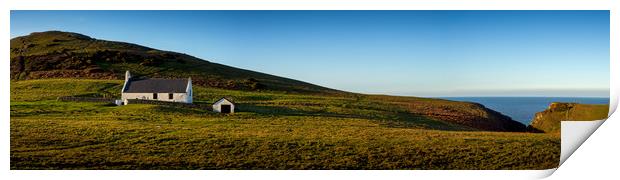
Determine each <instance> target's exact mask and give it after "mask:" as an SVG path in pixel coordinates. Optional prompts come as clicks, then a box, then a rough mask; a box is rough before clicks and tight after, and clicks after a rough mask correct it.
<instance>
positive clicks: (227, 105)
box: [213, 98, 235, 113]
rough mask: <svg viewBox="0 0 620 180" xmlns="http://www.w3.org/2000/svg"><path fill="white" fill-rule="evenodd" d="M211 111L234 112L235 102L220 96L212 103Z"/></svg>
mask: <svg viewBox="0 0 620 180" xmlns="http://www.w3.org/2000/svg"><path fill="white" fill-rule="evenodd" d="M213 112H218V113H235V103H233V101H231V100H229V99H227V98H221V99H220V100H217V101H215V103H213Z"/></svg>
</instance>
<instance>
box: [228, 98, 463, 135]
mask: <svg viewBox="0 0 620 180" xmlns="http://www.w3.org/2000/svg"><path fill="white" fill-rule="evenodd" d="M236 109H237V110H236V111H238V112H251V113H256V114H259V115H263V116H306V117H328V118H356V119H367V120H374V121H378V122H380V124H381V125H383V126H386V127H393V128H424V129H436V130H470V128H464V127H462V126H458V125H453V124H450V123H446V122H442V121H438V120H434V119H431V118H428V117H424V116H420V115H415V114H411V113H408V112H387V111H386V112H385V113H387V114H389V115H388V116H373V115H360V114H345V113H335V112H325V111H304V110H299V109H292V108H288V107H282V106H259V105H254V104H237V106H236Z"/></svg>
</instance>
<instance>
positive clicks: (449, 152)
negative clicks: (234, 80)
mask: <svg viewBox="0 0 620 180" xmlns="http://www.w3.org/2000/svg"><path fill="white" fill-rule="evenodd" d="M121 83H122V81H118V80H77V79H48V80H27V81H13V82H11V108H10V109H11V112H10V116H11V123H10V124H11V127H10V131H11V135H10V136H11V150H10V151H11V154H10V156H11V169H549V168H554V167H556V166H557V165H558V162H559V154H560V137H559V135H558V134H535V133H510V132H487V131H478V130H475V129H473V128H471V127H467V126H463V125H460V124H458V123H456V122H457V121H447V120H445V119H438V118H437V117H436V116H432V115H426V114H425V113H423V112H424V111H423V110H425V109H429V108H430V109H431V110H434V109H433V108H437V109H444V110H446V109H447V110H450V111H455V112H458V113H462V114H464V115H474V114H475V115H485V114H484V113H483V112H482V111H480V110H479V109H475V107H470V106H471V105H470V104H467V103H461V102H454V101H445V100H438V99H425V98H413V97H393V96H369V95H353V94H350V95H341V96H318V95H302V94H287V93H282V92H276V91H262V92H246V91H233V90H221V89H211V88H204V87H194V92H195V97H194V99H195V101H196V102H197V103H209V102H213V101H214V100H216V99H217V98H220V97H222V96H231V97H233V98H234V99H235V101H236V102H237V103H238V106H239V108H238V111H239V113H235V114H234V115H222V114H215V113H212V112H209V111H206V110H201V109H180V108H174V107H166V106H155V105H139V104H131V105H127V106H110V105H106V104H102V103H77V102H59V101H56V100H55V99H56V98H57V97H58V96H95V97H103V96H106V97H115V96H118V95H119V94H120V88H121V86H122V85H121ZM470 109H474V110H472V111H467V110H470ZM441 117H443V116H441ZM448 120H449V119H448Z"/></svg>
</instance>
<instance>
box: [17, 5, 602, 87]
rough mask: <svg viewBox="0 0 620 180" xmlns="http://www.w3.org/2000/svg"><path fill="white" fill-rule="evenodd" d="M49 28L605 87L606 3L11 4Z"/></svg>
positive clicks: (416, 70) (256, 56)
mask: <svg viewBox="0 0 620 180" xmlns="http://www.w3.org/2000/svg"><path fill="white" fill-rule="evenodd" d="M48 30H60V31H70V32H77V33H82V34H85V35H88V36H91V37H93V38H97V39H105V40H115V41H125V42H131V43H136V44H140V45H144V46H148V47H152V48H156V49H162V50H170V51H176V52H181V53H186V54H190V55H193V56H196V57H199V58H202V59H205V60H208V61H212V62H216V63H221V64H226V65H230V66H235V67H239V68H244V69H250V70H255V71H260V72H264V73H269V74H273V75H278V76H283V77H288V78H293V79H297V80H302V81H306V82H310V83H313V84H318V85H322V86H326V87H331V88H335V89H340V90H346V91H352V92H361V93H380V94H393V95H411V96H573V97H575V96H599V97H607V96H609V76H610V74H609V61H610V58H609V51H610V48H609V11H11V37H12V38H13V37H17V36H23V35H27V34H30V33H31V32H40V31H48Z"/></svg>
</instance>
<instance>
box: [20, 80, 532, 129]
mask: <svg viewBox="0 0 620 180" xmlns="http://www.w3.org/2000/svg"><path fill="white" fill-rule="evenodd" d="M121 88H122V81H121V80H81V79H40V80H27V81H13V82H12V83H11V101H39V100H55V99H56V98H57V97H59V96H88V97H120V89H121ZM223 96H228V97H231V98H233V99H234V100H235V101H236V102H237V103H239V106H238V108H239V110H241V111H251V112H254V113H260V114H264V115H273V114H287V115H304V116H335V117H349V118H365V119H372V120H381V121H386V122H389V123H402V122H407V123H408V126H413V125H415V126H429V127H431V129H449V130H454V129H468V130H488V131H525V125H523V124H520V123H518V122H516V121H513V120H511V119H510V118H509V117H506V116H504V115H502V114H500V113H497V112H495V111H493V110H490V109H487V108H485V107H484V106H481V105H479V104H473V103H466V102H458V101H448V100H442V99H431V98H416V97H400V96H379V95H362V94H342V95H339V96H336V95H331V96H322V95H314V94H286V93H282V92H279V91H261V92H254V91H239V90H225V89H216V88H210V87H202V86H194V102H195V103H211V102H214V101H215V100H217V99H219V98H221V97H223Z"/></svg>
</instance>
